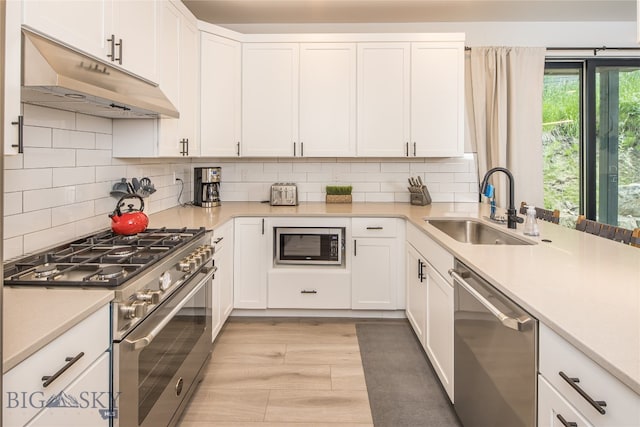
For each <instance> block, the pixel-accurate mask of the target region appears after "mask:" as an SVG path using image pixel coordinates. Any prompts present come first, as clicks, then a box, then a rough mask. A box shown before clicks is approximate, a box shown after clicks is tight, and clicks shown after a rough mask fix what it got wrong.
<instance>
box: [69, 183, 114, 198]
mask: <svg viewBox="0 0 640 427" xmlns="http://www.w3.org/2000/svg"><path fill="white" fill-rule="evenodd" d="M112 188H113V187H112V184H111V183H110V182H95V183H91V184H83V185H76V202H86V201H87V200H95V199H100V198H103V197H107V196H108V195H109V192H110V191H111V189H112Z"/></svg>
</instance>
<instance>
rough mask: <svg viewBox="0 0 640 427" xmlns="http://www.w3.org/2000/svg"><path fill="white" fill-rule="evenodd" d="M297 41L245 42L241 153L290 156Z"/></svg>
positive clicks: (294, 129)
mask: <svg viewBox="0 0 640 427" xmlns="http://www.w3.org/2000/svg"><path fill="white" fill-rule="evenodd" d="M298 61H299V48H298V44H297V43H245V44H244V45H243V47H242V141H241V144H240V149H241V154H242V155H244V156H257V157H261V156H266V157H269V156H292V155H294V144H297V145H299V141H298V140H297V136H298V64H299V62H298Z"/></svg>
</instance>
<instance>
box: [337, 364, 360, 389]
mask: <svg viewBox="0 0 640 427" xmlns="http://www.w3.org/2000/svg"><path fill="white" fill-rule="evenodd" d="M331 389H332V390H366V389H367V383H366V381H365V379H364V370H363V369H362V365H333V366H331Z"/></svg>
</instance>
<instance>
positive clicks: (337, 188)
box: [327, 185, 353, 196]
mask: <svg viewBox="0 0 640 427" xmlns="http://www.w3.org/2000/svg"><path fill="white" fill-rule="evenodd" d="M352 189H353V187H352V186H350V185H327V194H328V195H332V196H344V195H351V190H352Z"/></svg>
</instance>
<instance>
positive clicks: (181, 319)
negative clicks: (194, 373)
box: [138, 286, 207, 425]
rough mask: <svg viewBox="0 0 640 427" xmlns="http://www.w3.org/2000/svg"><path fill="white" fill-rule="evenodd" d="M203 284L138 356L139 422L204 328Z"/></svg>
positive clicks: (142, 419) (204, 293)
mask: <svg viewBox="0 0 640 427" xmlns="http://www.w3.org/2000/svg"><path fill="white" fill-rule="evenodd" d="M206 307H207V304H206V286H204V287H202V289H201V290H200V291H199V292H198V293H197V294H195V295H194V296H193V297H192V298H191V299H190V300H189V301H188V302H187V303H186V304H185V305H184V307H183V308H182V309H181V310H180V311H179V312H178V313H177V314H176V315H175V316H174V317H173V318H172V319H171V321H170V322H169V323H168V324H167V325H166V326H165V327H164V328H163V329H162V331H161V332H160V333H159V334H158V335H157V336H156V337H155V338H154V339H153V341H152V342H151V344H149V345H148V346H147V347H145V348H144V349H143V350H142V351H141V352H140V357H139V359H138V396H139V404H138V424H139V425H142V422H143V421H144V419H145V418H146V416H147V415H148V414H149V412H150V411H151V409H152V408H153V406H154V405H155V404H156V401H157V400H158V399H159V398H160V395H161V394H162V392H163V391H164V390H165V388H166V387H167V385H168V384H169V382H170V381H171V380H172V379H173V376H174V375H175V373H176V372H177V371H178V370H179V369H180V366H182V363H183V362H184V360H185V359H186V358H187V356H189V353H190V351H191V349H193V348H194V346H195V344H196V343H197V342H198V340H199V339H200V337H201V336H202V334H203V333H204V331H205V327H206V320H207V318H206V315H207V312H206V311H207V308H206Z"/></svg>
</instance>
